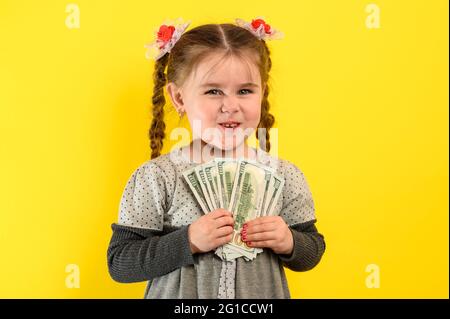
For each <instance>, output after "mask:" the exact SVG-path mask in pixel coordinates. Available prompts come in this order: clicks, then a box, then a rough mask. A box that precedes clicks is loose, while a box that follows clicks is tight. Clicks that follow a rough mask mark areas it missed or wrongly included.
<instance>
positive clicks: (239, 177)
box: [227, 159, 273, 258]
mask: <svg viewBox="0 0 450 319" xmlns="http://www.w3.org/2000/svg"><path fill="white" fill-rule="evenodd" d="M272 173H273V169H271V168H269V167H267V166H264V165H262V164H260V163H258V162H256V161H253V160H248V159H241V160H239V162H238V167H237V171H236V176H235V180H234V185H233V191H232V194H231V200H230V204H229V208H228V210H229V211H231V212H232V213H233V217H234V220H235V223H234V229H233V237H232V240H231V242H230V243H228V244H227V245H231V246H233V248H236V249H237V250H238V251H240V252H242V253H243V255H244V256H247V257H248V258H252V257H253V258H254V257H255V256H256V254H255V248H252V247H249V246H247V244H246V243H245V242H244V241H242V239H241V235H240V233H241V230H242V226H243V224H244V223H245V222H247V221H249V220H252V219H255V218H256V217H258V216H260V214H261V210H262V201H263V198H264V190H265V187H266V184H267V180H266V178H267V177H266V176H267V174H272Z"/></svg>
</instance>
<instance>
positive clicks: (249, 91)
mask: <svg viewBox="0 0 450 319" xmlns="http://www.w3.org/2000/svg"><path fill="white" fill-rule="evenodd" d="M241 91H248V93H249V94H250V93H252V91H251V90H249V89H242V90H241Z"/></svg>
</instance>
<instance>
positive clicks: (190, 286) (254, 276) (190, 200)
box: [117, 148, 315, 299]
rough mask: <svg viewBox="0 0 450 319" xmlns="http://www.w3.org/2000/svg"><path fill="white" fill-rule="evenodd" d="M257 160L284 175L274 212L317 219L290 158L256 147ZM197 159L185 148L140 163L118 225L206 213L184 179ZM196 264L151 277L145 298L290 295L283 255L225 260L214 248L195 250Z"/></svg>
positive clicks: (162, 224) (160, 223)
mask: <svg viewBox="0 0 450 319" xmlns="http://www.w3.org/2000/svg"><path fill="white" fill-rule="evenodd" d="M257 153H258V158H257V160H258V161H259V162H261V163H262V164H264V165H268V166H271V167H273V168H274V169H276V171H277V173H278V174H280V175H282V176H283V177H284V178H285V186H284V188H283V192H282V194H281V196H280V198H279V200H278V203H276V205H275V211H277V212H279V215H280V216H281V217H282V218H283V219H284V220H285V222H286V223H287V224H288V225H289V226H291V225H298V224H302V223H306V222H311V221H315V212H314V202H313V199H312V195H311V192H310V190H309V188H308V185H307V183H306V180H305V177H304V175H303V173H302V172H301V171H300V170H299V169H298V168H297V167H296V166H295V165H294V164H292V163H291V162H289V161H286V160H282V159H279V158H276V157H274V156H271V155H270V154H268V153H266V152H263V151H261V150H258V152H257ZM195 165H198V163H195V162H192V161H190V160H189V159H188V158H186V157H185V156H184V155H183V152H182V149H181V148H175V149H174V150H173V151H172V152H170V153H168V154H165V155H161V156H159V157H158V158H156V159H153V160H149V161H147V162H145V163H143V164H142V165H140V166H139V167H138V168H137V169H136V170H135V171H134V172H133V173H132V175H131V177H130V178H129V180H128V182H127V183H126V185H125V189H124V191H123V195H122V197H121V201H120V207H119V216H118V223H117V224H118V225H124V226H129V227H136V228H143V229H149V230H157V231H161V230H163V229H164V228H167V229H177V228H179V227H182V226H186V225H189V224H191V223H192V222H194V221H195V220H196V219H198V218H199V217H201V216H202V215H203V212H202V210H201V208H200V206H199V204H198V203H197V201H196V199H195V197H194V196H193V194H192V193H191V191H190V189H189V186H188V185H187V183H186V181H185V180H184V178H183V177H182V172H183V171H185V170H186V169H188V168H191V167H193V166H195ZM194 260H195V263H194V265H189V266H183V267H181V268H178V269H175V270H174V271H172V272H169V273H168V274H166V275H163V276H160V277H157V278H151V279H150V280H149V282H148V286H147V290H146V298H223V299H234V298H289V297H290V294H289V289H288V286H287V282H286V277H285V273H284V269H283V258H281V259H280V256H279V255H277V254H275V253H273V252H272V251H271V250H270V249H266V248H264V249H263V252H262V253H260V254H259V255H258V256H257V257H256V258H255V259H254V260H252V261H245V260H244V259H243V258H238V259H235V260H232V261H223V260H221V259H220V258H219V257H218V256H217V255H215V254H214V252H208V253H202V254H194Z"/></svg>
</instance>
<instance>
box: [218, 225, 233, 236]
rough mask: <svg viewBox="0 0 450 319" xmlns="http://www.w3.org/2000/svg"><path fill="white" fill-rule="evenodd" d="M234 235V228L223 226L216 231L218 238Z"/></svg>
mask: <svg viewBox="0 0 450 319" xmlns="http://www.w3.org/2000/svg"><path fill="white" fill-rule="evenodd" d="M232 233H233V227H232V226H223V227H220V228H217V230H216V235H217V236H216V237H223V236H228V235H229V234H232Z"/></svg>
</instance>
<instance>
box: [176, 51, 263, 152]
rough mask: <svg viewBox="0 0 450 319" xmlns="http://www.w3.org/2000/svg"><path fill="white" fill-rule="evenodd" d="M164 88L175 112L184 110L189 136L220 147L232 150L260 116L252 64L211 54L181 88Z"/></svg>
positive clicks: (257, 83) (258, 90)
mask: <svg viewBox="0 0 450 319" xmlns="http://www.w3.org/2000/svg"><path fill="white" fill-rule="evenodd" d="M167 90H168V92H169V94H170V96H171V99H172V102H173V103H174V106H175V107H176V108H177V111H179V112H186V114H187V117H188V119H189V123H190V125H191V128H192V131H193V135H194V136H193V137H194V139H196V138H201V139H202V140H203V141H204V142H205V143H208V144H210V145H212V146H214V147H217V148H219V149H222V150H230V149H235V148H237V147H238V146H240V145H241V144H242V143H243V142H244V141H245V139H246V138H247V137H248V136H249V135H251V134H252V132H253V131H254V130H255V129H256V127H257V126H258V123H259V120H260V116H261V100H262V96H263V92H264V91H263V90H264V87H262V85H261V77H260V74H259V70H258V68H257V66H256V65H254V63H252V62H248V60H243V59H239V58H238V57H235V56H230V57H227V58H225V59H221V55H219V54H216V53H212V54H210V55H209V56H208V57H206V58H205V59H203V60H202V62H200V64H199V65H198V67H197V69H196V70H194V71H193V72H191V74H190V76H189V77H188V78H187V80H186V82H185V83H184V85H183V86H182V87H181V88H178V87H176V85H175V84H174V83H172V82H171V83H168V85H167Z"/></svg>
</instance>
